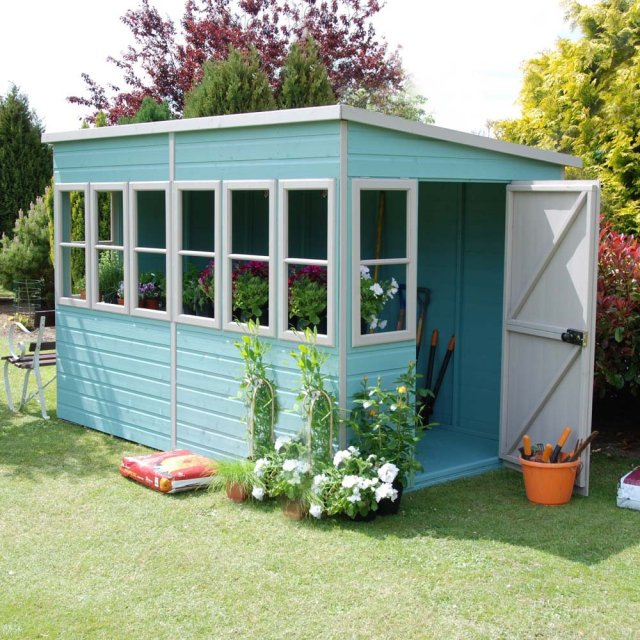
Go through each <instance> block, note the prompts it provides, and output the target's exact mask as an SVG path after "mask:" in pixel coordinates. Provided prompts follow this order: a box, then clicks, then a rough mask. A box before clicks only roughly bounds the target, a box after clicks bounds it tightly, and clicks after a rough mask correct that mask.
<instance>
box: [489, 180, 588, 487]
mask: <svg viewBox="0 0 640 640" xmlns="http://www.w3.org/2000/svg"><path fill="white" fill-rule="evenodd" d="M598 207H599V187H598V183H597V182H572V181H557V182H556V181H554V182H531V183H520V182H515V183H512V184H511V185H509V186H508V187H507V238H506V240H507V249H506V251H507V253H506V263H505V285H504V286H505V299H504V335H503V353H502V358H503V360H502V394H501V403H502V406H501V431H500V456H501V457H502V458H503V459H504V460H506V461H509V462H514V463H517V460H518V457H519V452H518V447H520V446H521V444H522V436H523V435H524V434H529V435H530V436H531V441H532V442H533V443H534V444H536V443H546V442H550V443H552V444H554V445H555V442H556V440H557V439H558V437H559V436H560V434H561V432H562V430H563V429H564V427H565V426H570V427H571V429H572V430H573V433H572V434H571V437H570V439H569V440H568V442H567V444H566V445H565V448H564V450H565V451H570V450H571V449H572V448H573V446H574V445H575V442H576V440H577V438H584V437H586V436H587V435H588V434H589V433H590V432H591V399H592V387H593V383H592V381H593V357H594V329H595V290H596V278H597V240H598ZM569 330H572V331H573V332H574V333H573V334H572V335H573V338H572V337H571V335H567V334H569V333H570V332H569ZM581 335H582V341H581V340H580V337H581ZM567 340H570V341H569V342H567ZM571 340H573V341H575V342H577V343H578V344H574V343H572V342H571ZM583 460H585V464H584V467H583V470H582V472H581V474H580V476H579V478H578V481H577V485H578V487H580V488H581V489H582V491H583V492H586V491H587V489H588V478H589V461H588V456H587V457H586V458H583Z"/></svg>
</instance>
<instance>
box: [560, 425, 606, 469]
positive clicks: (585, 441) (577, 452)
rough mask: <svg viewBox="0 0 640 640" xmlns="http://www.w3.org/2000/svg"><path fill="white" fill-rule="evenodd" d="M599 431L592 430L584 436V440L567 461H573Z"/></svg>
mask: <svg viewBox="0 0 640 640" xmlns="http://www.w3.org/2000/svg"><path fill="white" fill-rule="evenodd" d="M599 433H600V432H599V431H592V432H591V434H590V435H589V436H588V437H587V438H585V440H584V442H583V443H582V444H581V445H580V446H579V447H578V448H577V449H576V450H575V451H574V453H573V455H572V456H571V457H570V458H569V459H567V462H575V461H576V460H577V459H578V458H579V457H580V454H581V453H582V452H583V451H584V450H585V449H586V448H587V447H588V446H589V445H590V444H591V443H592V442H593V441H594V440H595V439H596V437H597V436H598V435H599Z"/></svg>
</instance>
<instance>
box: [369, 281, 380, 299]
mask: <svg viewBox="0 0 640 640" xmlns="http://www.w3.org/2000/svg"><path fill="white" fill-rule="evenodd" d="M369 289H371V291H373V293H374V294H375V295H376V296H381V295H382V294H383V293H384V291H383V289H382V287H381V286H380V283H379V282H374V283H373V284H372V285H371V286H370V287H369Z"/></svg>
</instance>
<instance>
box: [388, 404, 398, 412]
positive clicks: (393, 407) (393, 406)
mask: <svg viewBox="0 0 640 640" xmlns="http://www.w3.org/2000/svg"><path fill="white" fill-rule="evenodd" d="M397 408H398V405H397V404H392V405H391V406H390V407H389V411H395V410H396V409H397Z"/></svg>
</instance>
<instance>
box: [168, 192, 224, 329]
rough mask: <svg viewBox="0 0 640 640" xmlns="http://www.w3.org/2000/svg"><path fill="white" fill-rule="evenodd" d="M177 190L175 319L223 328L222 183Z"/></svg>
mask: <svg viewBox="0 0 640 640" xmlns="http://www.w3.org/2000/svg"><path fill="white" fill-rule="evenodd" d="M175 187H176V191H175V200H174V202H175V210H176V212H177V221H176V225H177V228H176V233H175V234H174V236H175V255H176V256H177V259H176V269H177V272H176V279H175V282H176V309H175V315H176V317H178V318H179V320H180V321H181V322H187V323H190V324H199V325H202V326H215V327H219V326H220V325H219V318H220V297H221V296H220V295H219V292H220V267H219V265H218V268H216V257H217V256H219V255H220V251H219V250H218V243H219V242H220V233H219V230H218V224H219V216H218V209H219V202H218V197H219V183H218V182H179V183H176V184H175ZM216 292H217V293H218V295H216Z"/></svg>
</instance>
